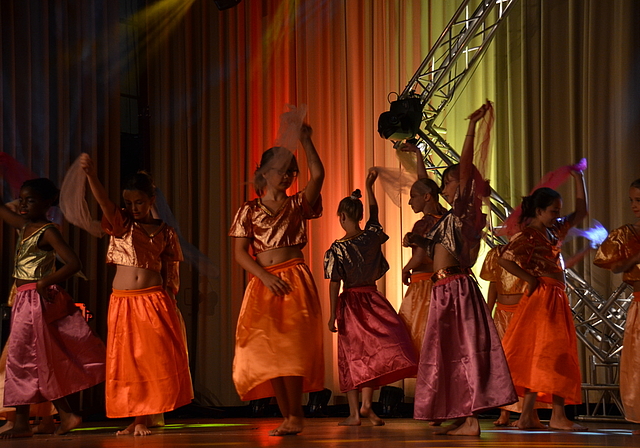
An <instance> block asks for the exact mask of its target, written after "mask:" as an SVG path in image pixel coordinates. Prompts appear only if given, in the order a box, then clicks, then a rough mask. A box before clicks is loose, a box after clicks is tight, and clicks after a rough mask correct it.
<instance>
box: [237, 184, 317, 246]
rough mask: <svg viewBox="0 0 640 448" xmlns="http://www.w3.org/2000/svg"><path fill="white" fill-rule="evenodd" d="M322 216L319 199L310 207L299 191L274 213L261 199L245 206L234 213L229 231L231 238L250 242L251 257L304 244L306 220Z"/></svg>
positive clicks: (305, 239) (302, 192)
mask: <svg viewBox="0 0 640 448" xmlns="http://www.w3.org/2000/svg"><path fill="white" fill-rule="evenodd" d="M320 216H322V198H321V197H319V198H318V199H317V201H316V203H315V204H314V205H313V206H311V204H309V201H307V198H306V197H305V195H304V191H300V192H298V193H296V194H295V195H293V196H289V197H287V200H286V201H285V202H284V204H282V206H281V207H280V209H279V210H277V211H276V212H275V213H274V212H272V211H271V210H269V209H268V208H267V207H265V206H264V205H263V204H262V201H261V200H260V198H257V199H254V200H253V201H249V202H245V203H244V205H243V206H242V207H240V209H239V210H238V212H237V213H236V216H235V218H234V219H233V224H231V229H230V230H229V236H231V237H234V238H250V239H251V245H252V247H253V253H254V254H259V253H260V252H264V251H267V250H271V249H279V248H281V247H289V246H297V245H300V247H301V248H302V247H304V246H305V245H306V244H307V224H306V221H307V220H308V219H315V218H319V217H320Z"/></svg>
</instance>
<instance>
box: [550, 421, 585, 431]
mask: <svg viewBox="0 0 640 448" xmlns="http://www.w3.org/2000/svg"><path fill="white" fill-rule="evenodd" d="M549 428H550V429H557V430H560V431H588V430H589V428H587V427H586V426H582V425H579V424H577V423H574V422H572V421H571V420H569V419H568V418H562V419H557V420H554V419H553V418H552V419H551V420H550V421H549Z"/></svg>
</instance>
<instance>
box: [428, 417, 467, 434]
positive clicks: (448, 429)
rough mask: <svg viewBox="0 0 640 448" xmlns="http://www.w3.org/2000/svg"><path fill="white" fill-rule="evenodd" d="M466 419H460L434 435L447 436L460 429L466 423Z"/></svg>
mask: <svg viewBox="0 0 640 448" xmlns="http://www.w3.org/2000/svg"><path fill="white" fill-rule="evenodd" d="M465 420H466V418H464V417H463V418H459V419H457V420H455V421H454V422H453V423H451V424H450V425H447V426H443V427H442V428H440V429H439V430H437V431H436V432H434V434H436V435H439V436H443V435H445V434H447V433H448V432H449V431H452V430H454V429H456V428H458V427H459V426H460V425H462V424H463V423H464V422H465Z"/></svg>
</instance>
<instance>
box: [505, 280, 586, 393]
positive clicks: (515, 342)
mask: <svg viewBox="0 0 640 448" xmlns="http://www.w3.org/2000/svg"><path fill="white" fill-rule="evenodd" d="M538 282H539V284H538V287H537V288H536V290H535V291H534V292H533V294H531V295H530V296H529V295H526V294H525V295H524V296H523V297H522V299H520V305H519V306H518V310H517V311H516V314H515V315H514V317H513V319H512V320H511V323H510V324H509V328H508V329H507V332H506V334H505V336H504V339H503V340H502V344H503V346H504V352H505V355H506V357H507V361H508V362H509V368H510V369H511V375H512V378H513V384H514V385H515V387H516V391H517V393H518V396H520V397H522V396H524V393H525V391H524V389H525V388H526V389H529V390H530V391H531V392H536V393H537V394H538V397H537V400H538V401H541V402H543V403H551V402H552V395H558V396H560V397H563V398H564V399H565V404H580V403H582V399H581V382H582V379H581V375H580V367H579V364H578V349H577V341H576V330H575V327H574V325H573V316H572V314H571V308H570V307H569V301H568V298H567V295H566V293H565V292H564V289H565V285H564V283H562V282H559V281H557V280H554V279H552V278H549V277H538Z"/></svg>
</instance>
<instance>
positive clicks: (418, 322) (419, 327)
mask: <svg viewBox="0 0 640 448" xmlns="http://www.w3.org/2000/svg"><path fill="white" fill-rule="evenodd" d="M432 275H433V273H432V272H419V273H417V274H413V275H412V276H411V284H410V285H409V287H408V288H407V292H406V293H405V295H404V299H402V305H400V310H399V311H398V315H399V316H400V318H401V319H402V320H403V321H404V323H405V325H406V326H407V329H408V330H409V334H410V335H411V340H412V341H413V346H414V348H415V350H416V356H417V357H419V356H420V350H421V349H422V340H423V339H424V331H425V329H426V328H427V319H428V318H429V305H430V304H431V288H432V286H433V282H432V281H431V276H432Z"/></svg>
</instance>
